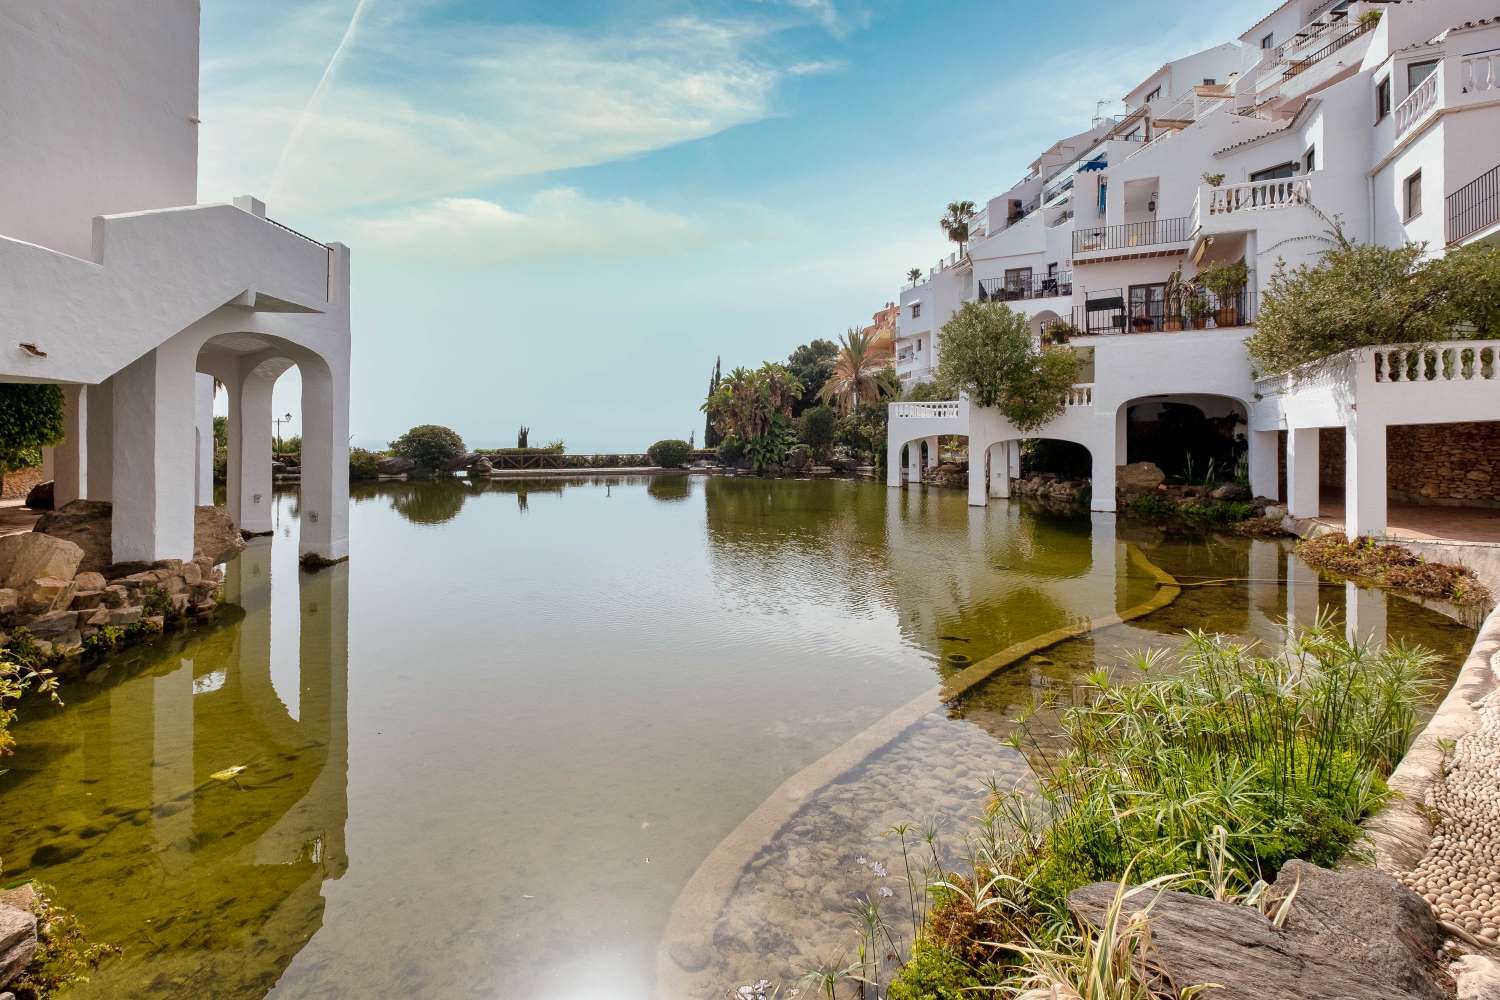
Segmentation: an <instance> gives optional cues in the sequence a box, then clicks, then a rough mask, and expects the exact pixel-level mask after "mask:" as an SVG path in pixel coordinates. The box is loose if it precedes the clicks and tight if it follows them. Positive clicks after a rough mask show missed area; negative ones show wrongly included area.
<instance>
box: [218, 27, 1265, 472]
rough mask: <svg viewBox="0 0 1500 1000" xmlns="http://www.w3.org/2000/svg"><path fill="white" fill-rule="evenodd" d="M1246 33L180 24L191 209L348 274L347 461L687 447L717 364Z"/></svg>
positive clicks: (826, 306)
mask: <svg viewBox="0 0 1500 1000" xmlns="http://www.w3.org/2000/svg"><path fill="white" fill-rule="evenodd" d="M1273 6H1275V4H1274V3H1273V2H1272V0H1216V2H1215V3H1214V4H1212V10H1213V15H1212V16H1204V12H1203V8H1202V7H1201V6H1200V5H1198V4H1196V3H1183V2H1180V0H1179V2H1175V3H1165V2H1147V0H1108V2H1097V0H1096V2H1087V3H1086V2H1081V0H1052V2H1049V3H1045V4H1037V3H1021V2H1019V0H956V2H952V3H945V2H938V0H628V2H627V0H608V2H606V0H488V2H486V0H257V3H256V5H255V14H254V16H253V17H247V16H246V10H245V7H244V4H243V0H203V3H202V29H203V30H202V72H201V98H200V117H201V119H202V125H201V126H200V179H199V200H200V201H203V202H213V201H227V200H229V199H230V198H232V197H233V196H235V195H239V194H253V195H255V196H257V197H259V198H261V199H263V200H264V201H266V202H267V206H268V214H269V215H270V216H271V217H272V218H275V219H277V220H278V221H281V222H283V223H285V224H287V225H290V226H292V227H293V228H295V229H298V230H300V231H302V232H305V233H308V234H310V235H313V236H315V237H317V238H318V239H321V240H324V241H328V242H331V241H335V240H336V241H339V242H343V243H346V244H348V245H349V246H350V248H351V254H352V266H353V279H352V281H353V289H352V301H353V306H352V308H353V386H352V403H351V415H350V428H351V432H352V434H353V440H354V443H355V444H359V445H363V446H366V447H383V446H384V444H385V443H386V442H388V441H389V440H391V439H392V438H394V437H396V436H398V435H399V434H400V433H401V432H402V431H404V430H406V429H407V428H408V427H411V426H413V425H415V424H422V423H438V424H446V425H448V426H450V427H453V428H454V429H455V430H457V431H458V432H459V433H460V434H462V435H463V437H464V439H465V441H466V442H468V443H469V444H470V445H471V446H474V447H493V446H503V445H510V444H513V443H514V441H515V435H516V430H517V428H518V427H519V426H520V425H523V424H524V425H527V426H529V427H530V428H531V442H532V443H533V444H544V443H547V442H551V441H557V440H561V441H564V442H565V443H566V445H567V447H568V450H569V451H573V452H619V451H642V450H644V449H645V448H646V446H647V445H649V444H650V443H651V442H653V441H656V440H658V439H661V438H668V437H679V438H686V437H688V435H689V434H695V435H696V439H697V440H700V441H701V440H702V435H703V417H702V414H701V413H700V412H699V409H698V408H699V406H700V405H701V404H702V402H703V397H704V394H705V392H706V390H707V387H708V380H709V376H710V373H711V371H712V369H713V365H714V361H715V359H716V358H719V357H722V359H723V365H724V368H725V370H726V371H727V370H729V369H731V368H734V367H736V366H740V365H744V366H756V365H759V364H760V363H761V362H763V361H767V360H783V359H785V357H786V356H787V355H788V354H789V353H790V352H791V350H792V349H793V348H794V347H796V346H797V345H798V344H801V343H805V342H807V341H808V340H811V339H813V338H815V337H824V338H828V339H835V338H836V337H837V336H838V335H839V334H841V333H843V332H844V331H845V330H847V329H848V328H849V327H851V326H856V325H865V324H868V323H869V322H870V317H871V314H873V313H874V312H875V311H876V310H877V309H879V308H880V307H881V306H882V305H883V304H884V303H886V302H887V301H890V300H893V299H895V298H896V297H897V296H898V294H899V289H900V285H901V281H902V277H903V275H904V274H905V272H906V271H907V270H908V269H910V268H912V267H921V268H923V269H924V270H925V269H926V268H927V267H930V266H932V265H933V264H934V263H935V262H936V261H937V260H938V259H939V258H940V257H941V256H942V255H943V254H944V253H946V252H947V251H948V249H951V248H950V247H947V246H946V244H945V240H944V237H943V234H942V232H941V231H940V229H939V227H938V223H937V220H938V218H939V217H940V216H941V215H942V212H943V207H944V206H945V205H946V204H947V203H948V202H949V201H953V200H955V199H963V198H967V199H970V200H973V201H976V202H979V203H981V204H982V203H983V202H984V201H985V200H986V199H988V198H990V197H993V196H994V195H997V194H999V193H1001V192H1003V191H1004V190H1005V189H1006V188H1008V187H1009V186H1010V185H1011V184H1013V183H1014V182H1015V181H1017V180H1019V179H1020V178H1021V177H1022V175H1023V174H1024V173H1025V171H1026V167H1027V165H1028V164H1029V163H1030V162H1031V161H1032V160H1033V159H1035V157H1036V156H1037V155H1038V154H1039V153H1040V152H1041V151H1042V150H1043V149H1045V148H1046V147H1047V146H1049V145H1050V144H1051V143H1052V142H1053V141H1054V140H1056V139H1057V138H1059V137H1061V136H1063V135H1067V134H1071V133H1074V132H1078V131H1081V130H1082V129H1084V128H1087V127H1088V125H1089V123H1090V120H1091V119H1092V118H1093V117H1094V115H1095V114H1096V113H1097V112H1098V110H1099V109H1100V108H1101V107H1102V109H1103V111H1104V113H1118V112H1120V111H1121V110H1122V109H1123V104H1122V103H1121V98H1122V97H1123V95H1124V94H1125V93H1126V92H1127V91H1128V90H1129V89H1130V88H1132V87H1133V86H1134V85H1135V84H1136V83H1139V82H1140V81H1141V80H1143V79H1144V78H1145V77H1146V76H1147V75H1149V74H1150V73H1151V72H1153V71H1154V70H1155V69H1156V68H1158V67H1159V66H1160V65H1161V64H1162V63H1164V62H1166V61H1167V60H1169V59H1172V58H1177V57H1180V56H1183V55H1187V54H1189V53H1191V52H1194V51H1196V50H1198V49H1202V48H1206V47H1208V46H1210V45H1215V44H1219V43H1222V42H1225V41H1231V40H1233V36H1235V35H1237V34H1238V33H1239V32H1242V31H1244V30H1246V29H1247V28H1248V27H1249V26H1250V25H1251V24H1252V23H1254V21H1255V20H1256V19H1257V18H1259V17H1260V16H1262V15H1264V14H1265V13H1267V12H1268V11H1269V10H1270V9H1271V8H1272V7H1273ZM1101 101H1102V102H1104V103H1103V105H1100V104H1099V103H1098V102H1101ZM299 392H300V388H299V384H298V382H297V379H296V373H295V371H293V372H289V373H288V374H287V375H286V376H284V377H283V379H282V382H281V383H279V384H278V386H277V399H276V412H277V413H285V412H291V413H292V414H293V416H294V422H293V424H292V425H291V428H290V429H289V430H286V431H285V432H286V433H296V432H297V430H298V428H299V426H300V424H299V423H298V421H297V420H296V419H295V418H297V417H298V416H299V412H298V411H299V410H300V400H299Z"/></svg>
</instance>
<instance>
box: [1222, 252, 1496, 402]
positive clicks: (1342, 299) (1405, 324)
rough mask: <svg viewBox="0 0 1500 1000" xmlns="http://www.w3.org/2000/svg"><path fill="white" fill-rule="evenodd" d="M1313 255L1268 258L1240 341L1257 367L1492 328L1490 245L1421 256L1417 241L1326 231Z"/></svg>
mask: <svg viewBox="0 0 1500 1000" xmlns="http://www.w3.org/2000/svg"><path fill="white" fill-rule="evenodd" d="M1334 236H1335V239H1336V242H1335V246H1334V247H1333V249H1331V250H1329V251H1328V252H1327V253H1326V254H1324V256H1323V259H1322V260H1320V261H1319V262H1318V263H1317V264H1304V265H1301V266H1299V267H1297V268H1293V269H1288V268H1286V267H1285V266H1284V265H1280V266H1278V267H1277V269H1276V272H1275V274H1273V275H1272V276H1271V282H1270V286H1269V287H1268V288H1267V290H1266V293H1265V295H1263V296H1262V299H1261V308H1260V317H1259V319H1258V320H1257V324H1256V330H1255V333H1254V334H1253V335H1252V336H1251V337H1250V339H1249V341H1248V342H1247V344H1246V346H1247V347H1248V348H1249V350H1250V356H1251V357H1252V358H1254V359H1255V361H1256V363H1257V364H1258V365H1259V366H1260V367H1261V369H1263V370H1264V371H1267V372H1286V371H1291V370H1293V369H1296V368H1299V367H1301V366H1304V365H1316V363H1317V362H1320V361H1324V360H1326V359H1328V358H1330V357H1332V356H1334V355H1337V354H1340V353H1342V352H1344V351H1348V350H1353V349H1355V348H1360V347H1375V346H1378V345H1381V344H1424V343H1432V342H1434V341H1439V340H1450V339H1463V338H1466V337H1470V336H1481V337H1494V336H1497V335H1500V249H1496V248H1494V247H1491V246H1489V245H1488V244H1475V245H1472V246H1467V247H1461V248H1459V249H1456V250H1453V251H1451V252H1449V253H1448V254H1447V255H1446V256H1444V257H1442V258H1439V259H1436V260H1429V259H1426V258H1425V257H1424V254H1425V252H1426V248H1425V246H1423V245H1422V244H1416V243H1408V244H1406V245H1404V246H1400V247H1394V248H1393V247H1384V246H1377V245H1372V244H1367V243H1354V242H1352V241H1350V240H1348V239H1346V238H1345V237H1344V236H1343V235H1342V233H1339V232H1337V231H1335V233H1334Z"/></svg>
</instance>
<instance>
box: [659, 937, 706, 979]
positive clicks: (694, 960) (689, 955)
mask: <svg viewBox="0 0 1500 1000" xmlns="http://www.w3.org/2000/svg"><path fill="white" fill-rule="evenodd" d="M667 954H668V955H671V956H672V961H674V962H676V963H677V964H678V965H679V966H681V967H682V969H683V970H684V971H685V972H697V971H699V970H700V969H703V968H705V967H706V966H707V965H708V963H709V961H710V960H712V958H713V952H711V951H709V950H708V948H707V947H705V946H704V945H702V944H699V943H698V942H696V941H673V942H672V943H671V945H669V946H668V948H667Z"/></svg>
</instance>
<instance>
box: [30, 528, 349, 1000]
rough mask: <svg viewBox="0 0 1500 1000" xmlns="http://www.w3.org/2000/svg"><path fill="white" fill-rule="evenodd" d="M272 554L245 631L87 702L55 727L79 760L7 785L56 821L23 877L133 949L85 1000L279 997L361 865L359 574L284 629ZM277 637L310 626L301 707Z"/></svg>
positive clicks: (321, 582) (258, 576)
mask: <svg viewBox="0 0 1500 1000" xmlns="http://www.w3.org/2000/svg"><path fill="white" fill-rule="evenodd" d="M270 551H271V539H269V538H266V539H257V540H255V541H253V542H252V543H251V545H250V548H249V549H248V550H247V551H246V552H245V553H243V554H242V555H241V556H240V557H239V558H238V559H237V560H235V561H234V562H232V563H231V564H230V566H229V577H228V580H227V581H226V584H225V587H226V590H227V591H228V597H229V599H230V600H232V601H235V602H236V603H238V604H239V605H240V606H242V607H243V608H244V609H245V617H244V619H243V620H242V621H241V622H240V623H238V624H237V625H234V626H226V627H223V628H218V629H214V630H211V631H209V632H206V633H203V634H202V635H200V636H197V637H194V638H192V639H190V640H188V641H187V642H186V643H185V644H183V645H182V646H181V648H180V649H177V650H175V651H174V652H173V653H171V654H169V659H168V661H167V662H165V663H163V664H161V665H159V666H157V667H156V668H155V669H154V670H148V671H146V672H145V673H142V674H139V675H136V676H133V677H129V678H126V679H123V680H120V681H119V682H118V683H115V684H113V685H111V686H109V687H108V688H106V689H105V690H103V691H101V692H99V693H98V694H97V695H95V696H93V697H88V698H83V697H77V696H75V697H70V702H72V704H71V705H70V707H69V709H68V710H67V712H66V713H64V714H63V715H62V716H60V717H59V718H58V719H56V720H55V722H56V724H57V725H58V726H59V729H60V735H59V736H58V737H57V741H58V743H59V744H60V745H62V746H67V745H69V744H71V743H76V745H77V752H76V754H75V753H70V754H69V756H68V757H67V758H65V759H64V760H63V762H62V763H61V764H60V765H56V764H49V765H48V766H49V770H47V771H44V772H41V773H40V774H39V775H38V776H37V777H36V778H34V779H32V780H31V781H29V782H25V783H21V784H20V785H18V786H15V787H12V788H10V789H9V790H8V791H7V794H6V801H7V807H8V809H11V808H13V809H14V810H15V811H16V812H18V813H27V814H33V815H35V816H36V817H38V818H45V821H46V822H49V823H54V824H56V826H55V827H49V828H48V829H47V831H45V832H43V833H42V834H41V835H42V836H43V837H45V838H46V839H45V841H44V842H43V843H41V844H40V845H38V846H36V847H35V848H34V850H33V853H32V854H31V863H30V865H29V867H27V869H26V870H24V871H19V870H18V869H20V867H21V866H20V865H18V864H16V861H18V860H22V859H20V858H16V859H12V858H9V857H8V858H7V861H8V862H10V863H9V864H8V865H7V868H8V869H10V870H11V873H12V874H20V875H25V876H28V877H35V878H39V879H41V880H42V881H44V882H48V883H52V884H56V885H58V886H60V887H66V891H65V892H64V899H65V901H66V904H67V905H68V907H69V909H72V910H75V911H77V912H79V913H80V914H81V915H82V916H83V917H84V919H85V922H86V924H87V925H88V926H89V928H90V930H91V932H92V934H93V935H94V936H95V937H96V938H98V939H100V940H106V941H111V942H115V943H119V944H121V945H123V946H124V947H125V953H124V955H122V956H121V957H119V958H116V959H111V960H110V961H109V962H107V963H106V964H105V965H104V966H103V967H102V968H101V969H100V970H98V971H97V972H96V973H94V974H93V982H92V983H91V984H90V985H89V986H88V987H87V988H85V989H84V990H83V991H82V993H83V995H98V996H146V995H154V992H153V991H156V990H162V988H163V987H162V984H170V988H168V989H166V990H165V991H164V992H163V995H166V994H168V993H170V994H171V995H178V996H216V997H237V996H255V997H259V996H262V995H263V994H264V993H265V992H266V991H267V990H268V989H269V988H270V987H271V986H272V985H273V984H274V983H275V982H276V981H277V980H278V979H279V978H280V977H281V976H282V974H283V973H284V971H285V970H286V968H287V967H288V965H289V964H290V963H291V961H292V959H293V958H294V957H295V956H296V954H297V953H298V951H299V950H300V949H301V948H302V947H303V946H304V945H305V944H306V943H307V941H308V940H309V939H310V938H311V937H312V935H313V934H314V933H315V932H317V931H318V929H319V928H320V927H321V926H322V923H323V913H324V906H325V898H324V895H323V885H324V883H325V882H326V881H328V880H330V879H337V878H339V877H341V876H342V875H343V874H344V873H345V871H346V869H347V867H348V854H347V852H346V848H345V825H346V821H347V818H348V744H349V740H348V728H347V700H348V690H347V671H348V572H347V567H346V566H343V565H340V566H335V567H332V568H330V569H327V570H324V571H321V572H319V573H316V574H301V575H300V588H301V590H300V602H299V603H300V607H299V609H298V610H299V612H300V614H299V616H298V617H297V618H292V617H291V616H287V617H288V619H289V620H286V621H275V622H273V621H272V617H271V608H270V589H271V586H270V585H271V574H270V562H269V557H270ZM273 626H274V628H275V629H276V630H277V632H278V634H279V633H280V632H282V631H283V630H287V629H292V630H296V629H298V628H299V627H300V635H299V639H298V647H299V654H300V655H299V664H298V671H297V679H296V684H297V690H296V692H295V697H292V692H289V691H286V690H285V684H283V690H282V692H281V693H280V694H278V691H277V688H276V687H275V686H274V685H273V683H272V662H271V661H272V654H271V650H272V646H273V644H272V636H271V633H272V629H273ZM286 702H293V703H294V706H295V712H293V711H289V709H288V706H287V704H286ZM73 757H76V758H77V759H79V760H80V761H81V767H82V773H81V774H79V775H78V779H79V780H76V781H69V780H66V778H67V776H68V769H70V768H71V766H72V765H71V763H70V762H71V759H72V758H73ZM53 767H60V769H61V770H60V774H61V776H62V780H54V779H55V778H56V777H57V776H58V774H59V772H58V771H54V770H52V768H53ZM232 768H243V770H241V771H239V772H237V773H235V774H234V775H233V776H232V777H230V776H228V775H226V773H225V772H226V770H227V769H232ZM43 777H45V778H46V782H45V783H46V784H47V785H49V786H50V787H48V788H46V789H42V788H40V787H38V786H40V785H42V784H43V783H44V782H43V780H42V779H43ZM37 796H44V797H45V800H44V801H37V800H36V797H37ZM6 834H7V836H6V838H5V840H6V842H7V844H8V846H9V845H16V846H17V847H19V846H20V844H19V843H17V840H18V839H19V840H20V841H21V843H25V840H26V835H25V833H24V831H23V832H20V833H16V832H12V831H6ZM75 838H76V840H75ZM75 843H76V844H77V845H78V847H79V848H81V850H75V849H74V848H73V846H72V845H73V844H75Z"/></svg>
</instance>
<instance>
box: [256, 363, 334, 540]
mask: <svg viewBox="0 0 1500 1000" xmlns="http://www.w3.org/2000/svg"><path fill="white" fill-rule="evenodd" d="M268 458H269V456H268ZM268 464H269V463H268ZM299 506H300V508H301V512H302V513H301V521H300V523H299V531H300V535H301V541H300V543H299V545H298V548H299V550H300V551H301V552H302V554H303V555H315V556H318V557H319V558H322V559H335V560H337V559H347V558H348V556H349V373H348V371H347V370H343V371H339V370H330V369H328V368H320V367H318V366H316V365H313V364H304V365H303V366H302V485H301V503H300V505H299Z"/></svg>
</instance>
